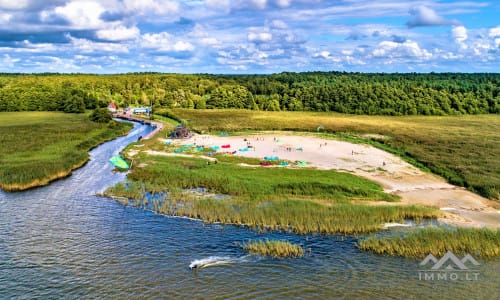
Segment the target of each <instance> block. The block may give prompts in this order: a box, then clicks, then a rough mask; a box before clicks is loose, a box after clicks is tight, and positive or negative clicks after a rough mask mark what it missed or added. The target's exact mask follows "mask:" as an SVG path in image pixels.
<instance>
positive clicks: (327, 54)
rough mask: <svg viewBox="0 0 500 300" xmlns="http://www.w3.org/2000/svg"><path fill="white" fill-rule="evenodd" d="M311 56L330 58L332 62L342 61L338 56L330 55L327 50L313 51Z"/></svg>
mask: <svg viewBox="0 0 500 300" xmlns="http://www.w3.org/2000/svg"><path fill="white" fill-rule="evenodd" d="M313 57H314V58H322V59H326V60H330V61H333V62H336V63H338V62H341V61H342V60H341V59H340V58H339V57H337V56H332V55H331V53H330V52H329V51H321V52H318V53H315V54H314V55H313Z"/></svg>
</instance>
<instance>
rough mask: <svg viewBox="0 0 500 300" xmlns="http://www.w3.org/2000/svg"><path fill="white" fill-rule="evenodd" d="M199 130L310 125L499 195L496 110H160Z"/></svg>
mask: <svg viewBox="0 0 500 300" xmlns="http://www.w3.org/2000/svg"><path fill="white" fill-rule="evenodd" d="M158 113H160V114H162V113H164V114H173V115H175V116H177V118H178V119H182V120H184V121H185V122H187V123H188V124H189V125H190V126H191V127H192V128H193V129H195V130H197V131H200V132H202V131H203V132H214V133H216V132H219V131H225V132H244V131H254V130H290V131H313V132H316V131H317V130H318V129H319V131H320V132H325V133H332V134H335V135H336V137H338V138H343V139H347V140H349V141H354V142H364V143H371V144H373V145H375V146H377V147H379V148H382V149H384V150H386V151H389V152H392V153H395V154H397V155H399V156H401V157H403V158H404V159H406V160H407V161H409V162H410V163H413V164H415V165H417V166H419V167H420V168H423V169H428V170H430V171H432V172H433V173H436V174H438V175H440V176H443V177H444V178H446V179H447V180H448V181H449V182H450V183H452V184H455V185H459V186H464V187H466V188H468V189H469V190H471V191H473V192H476V193H478V194H480V195H482V196H485V197H488V198H490V199H496V200H498V199H500V194H499V192H500V160H499V159H498V157H500V135H499V134H498V132H500V116H498V115H462V116H400V117H395V116H360V115H345V114H338V113H321V112H263V111H249V110H186V109H175V110H169V111H163V112H162V111H161V110H160V111H158Z"/></svg>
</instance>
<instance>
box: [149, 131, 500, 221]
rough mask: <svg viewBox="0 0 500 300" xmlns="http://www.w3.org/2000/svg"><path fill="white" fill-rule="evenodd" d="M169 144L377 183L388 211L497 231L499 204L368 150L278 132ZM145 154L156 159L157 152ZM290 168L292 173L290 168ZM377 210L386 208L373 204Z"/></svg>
mask: <svg viewBox="0 0 500 300" xmlns="http://www.w3.org/2000/svg"><path fill="white" fill-rule="evenodd" d="M161 140H162V142H164V141H166V140H164V139H161ZM169 141H170V142H171V143H172V144H174V145H179V146H181V145H183V144H194V145H197V146H204V147H213V146H219V147H221V146H223V145H226V146H227V145H229V146H230V147H229V148H221V149H219V150H217V151H218V152H227V153H234V155H237V156H242V157H255V158H262V159H263V158H264V157H278V158H279V159H280V160H287V161H292V162H295V161H304V162H307V167H314V168H318V169H324V170H332V169H333V170H339V171H345V172H350V173H353V174H356V175H358V176H361V177H365V178H368V179H370V180H373V181H375V182H378V183H379V184H381V185H382V186H383V188H384V190H385V191H386V192H387V193H392V194H396V195H399V196H401V202H399V203H392V204H391V205H401V204H404V205H411V204H423V205H430V206H436V207H438V208H440V209H441V211H442V212H443V218H441V219H440V221H442V222H444V223H447V224H452V225H458V226H472V227H491V228H500V210H498V209H500V204H499V203H497V202H495V201H492V200H488V199H485V198H483V197H481V196H479V195H476V194H474V193H472V192H470V191H468V190H466V189H464V188H461V187H457V186H454V185H451V184H449V183H447V182H446V181H445V180H444V179H443V178H440V177H438V176H436V175H433V174H429V173H425V172H423V171H421V170H419V169H418V168H416V167H414V166H412V165H410V164H409V163H407V162H405V161H403V160H402V159H401V158H399V157H397V156H395V155H392V154H390V153H388V152H385V151H382V150H380V149H377V148H375V147H372V146H369V145H360V144H353V143H349V142H344V141H337V140H332V139H322V138H318V137H314V136H306V135H304V136H299V135H291V134H287V133H282V132H280V133H273V134H267V133H266V134H261V135H248V136H213V135H194V136H193V137H191V138H190V139H186V140H169ZM150 154H152V155H162V152H154V153H150ZM168 155H173V154H168ZM291 167H294V166H293V164H291ZM380 204H385V205H386V204H389V203H380V202H377V203H373V205H380Z"/></svg>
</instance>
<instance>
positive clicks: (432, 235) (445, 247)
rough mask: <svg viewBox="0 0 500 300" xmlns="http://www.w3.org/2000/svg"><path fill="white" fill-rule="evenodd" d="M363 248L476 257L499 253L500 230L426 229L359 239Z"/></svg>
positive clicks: (413, 254)
mask: <svg viewBox="0 0 500 300" xmlns="http://www.w3.org/2000/svg"><path fill="white" fill-rule="evenodd" d="M358 247H359V248H360V249H361V250H366V251H371V252H374V253H378V254H384V255H397V256H405V257H417V258H423V257H425V256H427V255H428V254H429V253H432V254H433V255H434V256H443V255H444V254H445V253H446V252H447V251H451V252H453V253H454V254H456V255H465V254H467V253H469V254H472V255H473V256H475V257H499V256H500V229H497V230H494V229H473V228H457V229H444V228H426V229H420V230H414V231H410V232H409V233H407V234H405V235H403V236H399V235H392V236H386V237H370V238H367V239H365V240H362V241H360V242H359V245H358Z"/></svg>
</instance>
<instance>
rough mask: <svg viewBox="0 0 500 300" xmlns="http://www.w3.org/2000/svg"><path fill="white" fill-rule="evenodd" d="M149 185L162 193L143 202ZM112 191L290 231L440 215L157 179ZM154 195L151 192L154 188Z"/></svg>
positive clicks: (369, 226) (359, 228) (199, 214)
mask: <svg viewBox="0 0 500 300" xmlns="http://www.w3.org/2000/svg"><path fill="white" fill-rule="evenodd" d="M146 191H153V192H152V194H156V195H161V197H156V198H155V197H150V198H152V199H151V200H148V201H149V204H150V205H149V206H145V205H144V198H147V197H148V196H147V195H148V193H147V192H146ZM106 195H108V196H119V197H127V198H129V199H133V204H134V205H135V206H136V207H139V208H144V209H149V210H153V211H155V212H157V213H161V214H166V215H172V216H186V217H190V218H196V219H201V220H203V221H205V222H207V223H216V222H220V223H223V224H234V225H240V226H248V227H251V228H254V229H256V230H259V231H290V232H295V233H299V234H306V233H324V234H334V233H341V234H354V235H355V234H362V233H370V232H375V231H378V230H381V229H382V227H383V224H384V223H387V222H403V221H404V220H405V219H413V220H417V221H418V220H422V219H424V218H436V217H438V216H439V211H437V210H435V209H433V208H429V207H422V206H378V205H377V206H371V205H361V204H351V203H349V202H334V203H330V204H328V205H325V204H323V203H318V202H317V201H314V200H313V199H306V200H294V199H287V196H286V195H282V199H274V200H269V199H268V200H265V199H264V198H261V199H260V200H257V199H252V198H249V197H244V196H231V197H228V196H225V197H222V195H219V196H217V195H215V196H214V195H212V196H210V195H207V194H204V193H193V192H190V191H186V190H185V189H182V188H164V187H163V188H162V187H160V186H158V185H155V184H140V183H137V182H129V183H120V184H118V185H116V186H114V187H111V188H109V189H108V190H107V191H106ZM149 195H150V194H149Z"/></svg>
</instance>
